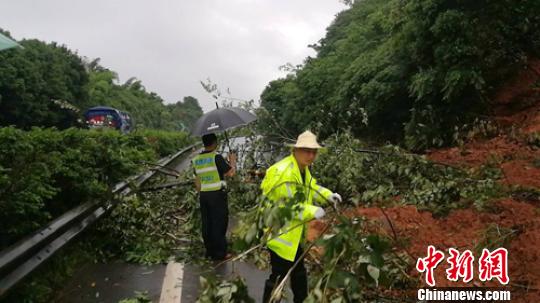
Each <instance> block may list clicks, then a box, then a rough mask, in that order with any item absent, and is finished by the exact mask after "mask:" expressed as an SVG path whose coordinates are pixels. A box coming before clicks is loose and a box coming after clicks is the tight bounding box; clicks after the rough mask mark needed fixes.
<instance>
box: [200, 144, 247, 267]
mask: <svg viewBox="0 0 540 303" xmlns="http://www.w3.org/2000/svg"><path fill="white" fill-rule="evenodd" d="M202 139H203V144H204V150H203V151H202V152H201V153H200V154H199V155H197V156H195V157H194V158H193V160H192V164H193V167H194V169H195V176H196V177H195V186H196V188H197V191H198V192H199V202H200V210H201V219H202V236H203V240H204V245H205V248H206V256H207V257H209V258H212V259H215V260H222V259H224V258H226V256H227V239H226V238H225V234H226V232H227V226H228V223H229V209H228V205H227V192H226V191H225V188H226V183H225V180H224V178H225V177H226V176H233V175H234V174H235V168H234V167H235V165H236V159H235V158H234V157H231V165H229V163H227V161H225V159H224V158H223V157H222V156H221V155H219V154H216V149H217V137H216V135H214V134H209V135H205V136H203V138H202Z"/></svg>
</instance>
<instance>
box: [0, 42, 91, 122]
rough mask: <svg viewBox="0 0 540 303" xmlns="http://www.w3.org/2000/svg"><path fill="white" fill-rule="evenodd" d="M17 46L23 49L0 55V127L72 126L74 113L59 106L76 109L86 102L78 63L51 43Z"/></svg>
mask: <svg viewBox="0 0 540 303" xmlns="http://www.w3.org/2000/svg"><path fill="white" fill-rule="evenodd" d="M4 33H6V32H4ZM7 35H9V34H8V33H7ZM19 43H20V44H21V45H22V46H23V47H24V48H23V49H18V48H16V49H9V50H6V51H2V52H0V62H1V64H0V125H2V126H6V125H15V126H17V127H21V128H30V127H31V126H56V127H59V128H66V127H70V126H72V125H73V124H74V123H75V121H76V119H77V113H76V112H74V111H73V110H70V109H66V108H64V107H63V106H61V104H71V105H74V106H75V107H79V106H80V105H82V104H85V102H86V101H87V99H88V94H87V92H86V89H85V86H86V85H87V83H88V75H87V73H86V71H85V68H84V65H83V62H82V60H81V59H80V58H79V56H77V54H76V53H74V52H72V51H70V50H69V49H68V48H66V47H65V46H63V45H62V46H61V45H58V44H56V43H54V42H53V43H50V44H47V43H44V42H41V41H38V40H23V41H20V42H19ZM55 100H60V102H55Z"/></svg>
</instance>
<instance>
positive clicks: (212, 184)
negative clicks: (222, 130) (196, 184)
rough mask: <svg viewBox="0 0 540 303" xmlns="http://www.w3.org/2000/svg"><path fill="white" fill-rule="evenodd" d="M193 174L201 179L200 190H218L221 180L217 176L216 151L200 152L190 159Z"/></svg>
mask: <svg viewBox="0 0 540 303" xmlns="http://www.w3.org/2000/svg"><path fill="white" fill-rule="evenodd" d="M192 163H193V167H194V168H195V174H196V175H197V176H198V177H199V180H200V181H201V191H202V192H206V191H216V190H220V189H221V187H222V184H223V182H222V181H221V179H220V178H219V172H218V169H217V166H216V153H215V152H209V153H202V154H199V155H197V156H196V157H195V158H193V160H192Z"/></svg>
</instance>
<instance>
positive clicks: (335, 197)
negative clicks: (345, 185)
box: [330, 193, 343, 204]
mask: <svg viewBox="0 0 540 303" xmlns="http://www.w3.org/2000/svg"><path fill="white" fill-rule="evenodd" d="M330 201H332V202H334V204H335V203H337V202H340V203H341V201H343V200H342V199H341V195H340V194H338V193H333V194H331V195H330Z"/></svg>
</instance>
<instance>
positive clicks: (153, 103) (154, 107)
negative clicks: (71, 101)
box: [85, 59, 202, 131]
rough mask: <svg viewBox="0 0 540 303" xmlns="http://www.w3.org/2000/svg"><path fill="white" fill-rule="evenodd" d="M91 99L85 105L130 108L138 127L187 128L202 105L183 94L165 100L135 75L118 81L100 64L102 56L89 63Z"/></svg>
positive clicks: (199, 112)
mask: <svg viewBox="0 0 540 303" xmlns="http://www.w3.org/2000/svg"><path fill="white" fill-rule="evenodd" d="M88 70H89V84H88V93H89V102H88V103H87V104H86V106H85V108H89V107H92V106H97V105H105V106H111V107H114V108H118V109H122V110H124V111H127V112H129V113H130V114H131V115H132V117H133V118H134V120H135V123H136V125H137V127H138V128H153V129H166V130H184V131H185V130H187V129H188V128H189V127H190V126H191V125H192V124H193V123H194V122H195V121H196V119H197V118H198V117H200V116H201V115H202V109H201V107H200V106H199V102H198V101H197V99H195V98H193V97H184V101H183V102H181V101H178V102H177V103H175V104H167V105H164V104H163V100H162V99H161V97H160V96H159V95H157V94H156V93H153V92H147V91H146V89H145V88H144V86H143V85H142V82H141V81H140V80H137V79H136V78H131V79H128V80H127V81H126V82H125V83H124V84H117V83H118V76H117V74H116V73H115V72H113V71H111V70H109V69H106V68H104V67H102V66H100V65H99V59H96V60H94V61H92V62H90V63H89V64H88Z"/></svg>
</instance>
